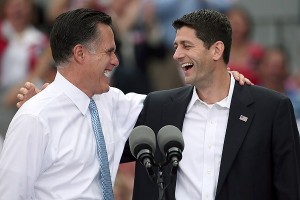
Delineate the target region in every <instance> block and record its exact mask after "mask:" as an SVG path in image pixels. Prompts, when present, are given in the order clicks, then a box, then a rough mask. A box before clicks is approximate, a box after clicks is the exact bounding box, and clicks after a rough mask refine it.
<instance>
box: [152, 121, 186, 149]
mask: <svg viewBox="0 0 300 200" xmlns="http://www.w3.org/2000/svg"><path fill="white" fill-rule="evenodd" d="M157 143H158V146H159V149H160V151H161V152H162V153H163V154H164V155H166V153H167V151H168V150H169V149H170V148H172V147H177V148H178V149H180V150H181V151H183V149H184V141H183V137H182V133H181V131H180V130H179V129H178V128H177V127H175V126H172V125H166V126H164V127H162V128H161V129H160V130H159V131H158V134H157Z"/></svg>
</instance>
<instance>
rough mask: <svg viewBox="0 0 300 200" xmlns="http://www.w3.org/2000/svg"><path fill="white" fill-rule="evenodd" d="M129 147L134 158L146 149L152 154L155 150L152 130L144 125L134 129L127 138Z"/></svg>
mask: <svg viewBox="0 0 300 200" xmlns="http://www.w3.org/2000/svg"><path fill="white" fill-rule="evenodd" d="M129 147H130V151H131V154H132V155H133V156H134V157H135V158H137V154H138V153H139V152H140V151H141V150H143V149H148V150H150V152H152V154H153V153H154V152H155V150H156V138H155V134H154V132H153V130H152V129H151V128H149V127H148V126H144V125H141V126H137V127H135V128H134V129H133V130H132V131H131V134H130V136H129ZM137 159H138V158H137Z"/></svg>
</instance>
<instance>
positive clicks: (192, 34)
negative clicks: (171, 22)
mask: <svg viewBox="0 0 300 200" xmlns="http://www.w3.org/2000/svg"><path fill="white" fill-rule="evenodd" d="M196 39H197V40H199V39H198V38H197V36H196V31H195V29H193V28H190V27H187V26H184V27H182V28H180V29H178V30H177V31H176V37H175V41H174V42H175V43H176V42H180V41H183V40H196Z"/></svg>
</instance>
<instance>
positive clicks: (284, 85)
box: [257, 46, 300, 129]
mask: <svg viewBox="0 0 300 200" xmlns="http://www.w3.org/2000/svg"><path fill="white" fill-rule="evenodd" d="M289 65H290V57H289V55H288V53H287V51H286V50H285V49H284V48H283V47H282V46H272V47H269V48H267V49H266V52H265V55H264V57H263V59H262V61H261V63H260V64H259V65H258V68H257V73H258V75H259V80H260V82H259V83H258V84H259V85H261V86H263V87H266V88H269V89H272V90H275V91H277V92H280V93H283V94H285V95H287V96H288V97H289V98H290V99H291V101H292V104H293V107H294V111H295V116H296V119H297V121H299V120H300V90H299V87H297V79H295V78H294V76H292V73H291V69H290V66H289ZM298 81H299V80H298ZM299 128H300V127H299V124H298V129H299Z"/></svg>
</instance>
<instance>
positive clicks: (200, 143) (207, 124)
mask: <svg viewBox="0 0 300 200" xmlns="http://www.w3.org/2000/svg"><path fill="white" fill-rule="evenodd" d="M234 84H235V80H234V78H233V76H232V75H231V82H230V88H229V93H228V96H227V97H226V98H225V99H223V100H221V101H220V102H217V103H215V104H210V105H209V104H206V103H205V102H203V101H202V100H200V99H199V97H198V95H197V93H196V89H195V88H194V91H193V96H192V99H191V101H190V103H189V105H188V107H187V112H186V115H185V119H184V122H183V128H182V135H183V139H184V142H185V148H184V151H183V155H182V160H181V161H180V164H179V170H178V175H177V183H176V190H175V191H176V192H175V196H176V199H197V200H214V199H215V194H216V189H217V183H218V177H219V171H220V170H219V169H220V163H221V156H222V150H223V144H224V138H225V132H226V127H227V121H228V115H229V108H230V103H231V98H232V94H233V88H234Z"/></svg>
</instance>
